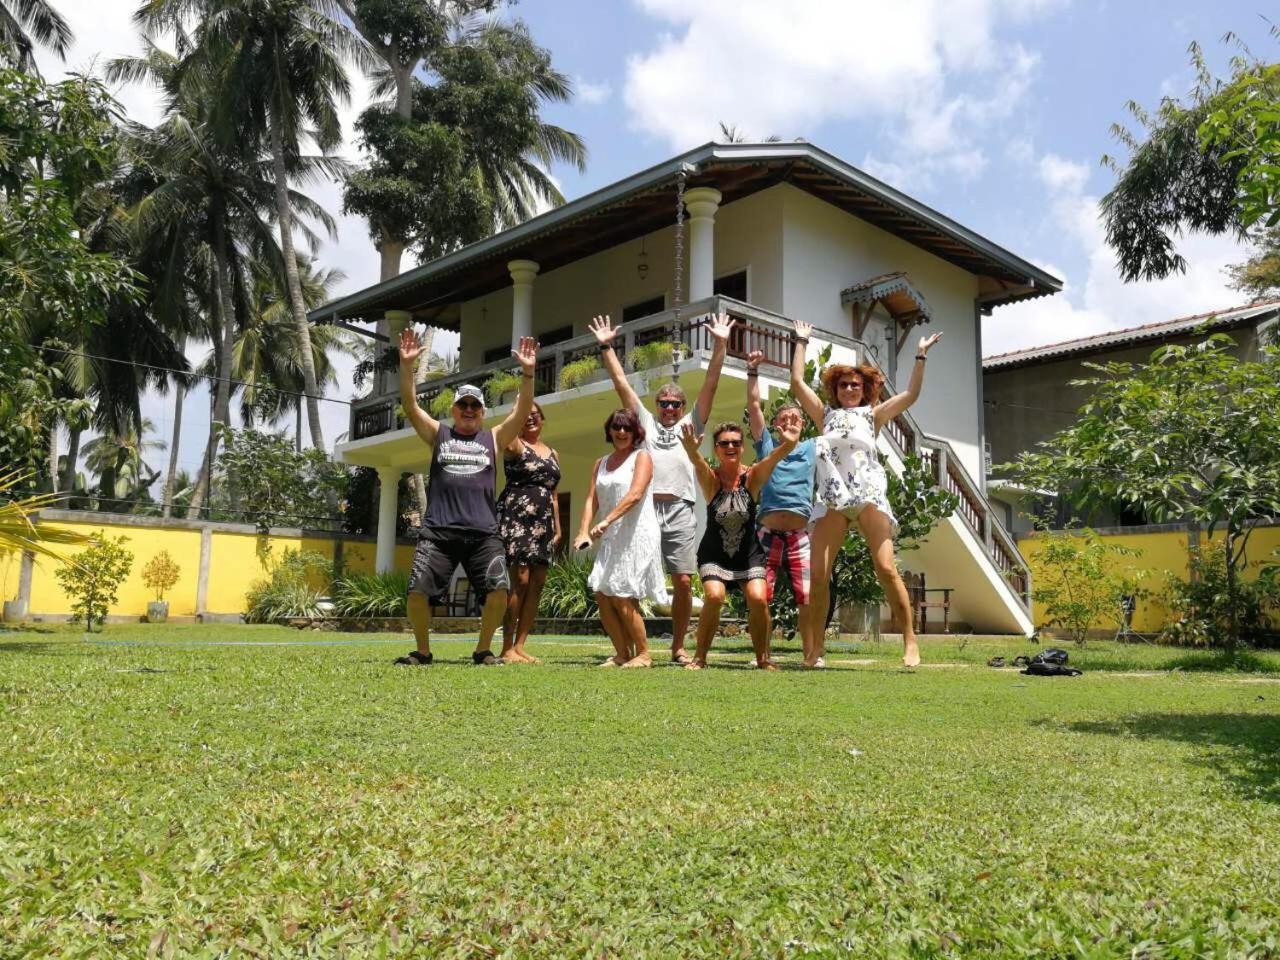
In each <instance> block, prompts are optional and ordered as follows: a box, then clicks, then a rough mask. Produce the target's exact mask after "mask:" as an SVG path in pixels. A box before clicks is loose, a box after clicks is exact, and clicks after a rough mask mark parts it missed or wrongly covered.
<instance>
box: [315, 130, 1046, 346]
mask: <svg viewBox="0 0 1280 960" xmlns="http://www.w3.org/2000/svg"><path fill="white" fill-rule="evenodd" d="M681 171H684V172H685V174H686V177H687V184H686V185H687V187H689V188H692V187H699V186H709V187H715V188H717V189H718V190H720V192H721V193H722V194H723V197H724V199H723V201H722V202H723V203H726V204H727V203H732V202H733V201H735V200H739V199H741V198H743V197H745V196H749V195H750V194H752V193H755V192H757V191H759V190H764V189H767V188H769V187H772V186H775V185H777V184H779V183H790V184H792V185H793V186H795V187H798V188H799V189H801V190H805V191H807V192H808V193H811V194H813V195H814V196H816V197H819V198H820V199H822V200H825V201H827V202H828V203H831V204H834V205H835V206H837V207H840V208H841V209H843V210H846V211H847V212H849V213H851V214H853V215H854V216H857V217H860V218H861V219H863V220H867V221H868V222H870V223H873V224H875V225H876V226H878V227H880V228H882V229H884V230H886V231H888V232H889V233H892V234H895V235H897V236H899V237H901V238H903V239H904V240H907V241H908V242H910V243H913V244H915V245H916V246H918V247H921V248H923V249H925V250H928V251H929V252H930V253H933V254H935V255H937V256H939V257H941V258H942V259H944V260H948V261H950V262H951V263H954V264H956V265H957V266H960V267H962V268H963V269H965V270H968V271H970V272H971V273H973V274H975V275H977V276H978V277H979V278H980V281H979V288H980V292H981V293H982V295H983V302H984V305H985V306H988V307H989V306H998V305H999V304H1001V303H1009V302H1012V301H1014V300H1022V299H1027V298H1031V297H1039V296H1044V295H1046V294H1051V293H1057V292H1058V291H1059V290H1061V289H1062V281H1061V280H1059V279H1058V278H1057V277H1054V276H1052V275H1051V274H1049V273H1046V272H1045V271H1043V270H1041V269H1040V268H1039V267H1037V266H1035V265H1034V264H1031V263H1028V262H1027V261H1026V260H1023V259H1022V258H1021V257H1018V256H1016V255H1015V254H1013V253H1010V252H1009V251H1008V250H1006V249H1004V248H1003V247H1001V246H999V245H997V244H995V243H993V242H991V241H990V240H988V239H986V238H985V237H982V236H980V235H979V234H977V233H974V232H973V231H972V230H969V229H968V228H966V227H964V226H962V225H960V224H959V223H957V222H956V221H954V220H952V219H950V218H949V217H947V216H945V215H943V214H941V213H939V212H937V211H936V210H933V209H931V208H930V207H927V206H925V205H924V204H923V203H920V202H919V201H918V200H914V199H912V198H911V197H909V196H907V195H906V194H904V193H901V192H900V191H898V190H895V189H894V188H893V187H890V186H888V185H887V184H885V183H882V182H881V181H879V180H877V179H875V178H874V177H872V176H870V175H869V174H867V173H864V172H863V171H861V170H859V169H857V168H856V167H853V166H850V165H849V164H847V163H845V162H844V161H842V160H840V159H838V158H837V157H835V156H833V155H831V154H829V153H827V152H826V151H825V150H822V149H820V148H819V147H816V146H814V145H813V144H811V143H806V142H803V141H798V142H795V143H707V144H703V145H702V146H700V147H696V148H695V149H693V150H689V151H688V152H686V153H682V154H680V155H679V156H677V157H673V158H671V159H670V160H667V161H665V162H663V163H660V164H658V165H656V166H653V167H650V168H649V169H647V170H643V171H641V172H640V173H637V174H634V175H633V176H630V177H627V178H626V179H625V180H620V181H618V182H617V183H614V184H610V185H609V186H607V187H604V188H602V189H600V190H596V191H595V192H593V193H589V194H587V195H586V196H583V197H579V198H578V199H576V200H573V201H571V202H569V203H566V204H564V205H563V206H561V207H557V208H556V209H554V210H551V211H548V212H547V213H544V214H542V215H541V216H539V217H535V218H533V219H532V220H528V221H526V222H524V223H522V224H520V225H519V226H516V227H513V228H512V229H510V230H505V231H503V232H502V233H498V234H495V235H493V236H491V237H487V238H485V239H484V240H480V241H478V242H476V243H473V244H470V245H468V246H466V247H463V248H461V249H459V250H456V251H454V252H453V253H450V254H447V255H445V256H443V257H440V258H438V259H436V260H432V261H431V262H429V263H425V264H422V265H421V266H419V267H416V268H414V269H412V270H408V271H406V272H404V273H402V274H401V275H400V276H398V277H395V278H394V279H392V280H387V281H385V282H383V283H379V284H376V285H374V286H371V287H367V288H366V289H364V290H360V291H358V292H356V293H353V294H350V295H348V296H346V297H342V298H340V299H338V300H335V301H332V302H331V303H327V304H325V305H324V306H323V307H320V308H318V309H316V310H313V311H311V313H310V314H309V316H310V318H311V319H312V320H313V321H321V322H324V321H328V320H332V319H338V318H344V319H351V318H356V319H373V318H376V317H380V316H381V315H382V313H383V311H385V310H390V309H398V310H409V311H411V312H413V313H414V314H415V316H417V317H418V318H420V319H431V320H432V322H443V324H444V325H450V324H449V318H447V317H446V318H443V320H442V319H441V318H440V317H438V316H434V315H436V314H438V313H439V312H440V310H441V309H442V308H444V307H447V306H448V305H449V304H455V303H458V302H459V301H462V300H468V299H471V298H473V297H477V296H480V295H482V294H485V293H488V292H490V291H492V290H496V289H500V288H502V287H505V286H508V285H509V284H510V283H511V278H510V276H509V274H508V272H507V266H506V264H507V261H508V260H513V259H529V260H536V261H537V262H538V263H539V264H540V265H541V267H542V272H544V273H546V272H549V271H551V270H554V269H556V268H557V267H561V266H564V265H565V264H567V263H571V262H573V261H574V260H578V259H581V258H583V257H586V256H589V255H591V254H592V253H595V252H597V251H599V250H603V249H607V248H609V247H612V246H615V245H617V244H619V243H623V242H625V241H627V240H632V239H635V238H637V237H640V236H643V235H645V234H648V233H652V232H653V231H655V230H659V229H661V228H663V227H666V226H668V225H670V224H671V223H673V222H674V220H675V184H676V179H677V175H678V174H679V173H680V172H681ZM454 322H456V321H454Z"/></svg>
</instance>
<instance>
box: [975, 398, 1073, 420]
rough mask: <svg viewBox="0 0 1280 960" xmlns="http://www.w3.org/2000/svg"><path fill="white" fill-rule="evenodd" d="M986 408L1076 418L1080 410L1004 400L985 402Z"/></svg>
mask: <svg viewBox="0 0 1280 960" xmlns="http://www.w3.org/2000/svg"><path fill="white" fill-rule="evenodd" d="M982 402H983V404H984V405H985V406H988V407H1010V408H1013V409H1017V410H1037V411H1039V412H1040V413H1064V414H1067V415H1068V416H1072V417H1074V416H1076V415H1078V414H1079V413H1080V411H1079V410H1059V409H1057V408H1056V407H1036V406H1032V405H1031V404H1026V403H1006V402H1005V401H1003V400H983V401H982Z"/></svg>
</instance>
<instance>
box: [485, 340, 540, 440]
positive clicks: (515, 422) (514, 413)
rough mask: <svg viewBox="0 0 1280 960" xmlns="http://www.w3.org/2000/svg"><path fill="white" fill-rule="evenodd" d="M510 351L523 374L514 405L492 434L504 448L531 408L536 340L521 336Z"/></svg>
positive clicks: (513, 436)
mask: <svg viewBox="0 0 1280 960" xmlns="http://www.w3.org/2000/svg"><path fill="white" fill-rule="evenodd" d="M511 353H512V354H513V355H514V356H515V358H516V359H517V360H519V361H520V372H521V373H522V374H523V375H524V376H523V379H521V381H520V392H519V393H518V394H516V405H515V406H514V407H512V408H511V412H510V413H508V414H507V419H505V420H503V421H502V422H501V423H500V424H498V426H497V427H495V428H494V431H493V436H494V439H495V440H496V441H497V446H498V447H499V448H505V447H506V446H507V444H509V443H510V442H511V441H512V440H514V439H516V437H518V436H520V431H521V430H523V429H524V422H525V421H526V420H528V419H529V413H530V411H532V410H533V368H534V367H536V366H537V365H538V341H536V340H534V339H533V337H521V338H520V347H519V349H516V350H512V351H511Z"/></svg>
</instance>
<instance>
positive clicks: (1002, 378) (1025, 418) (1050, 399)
mask: <svg viewBox="0 0 1280 960" xmlns="http://www.w3.org/2000/svg"><path fill="white" fill-rule="evenodd" d="M1278 323H1280V300H1268V301H1263V302H1259V303H1252V304H1248V305H1247V306H1242V307H1234V308H1232V309H1229V310H1221V311H1215V312H1211V313H1201V314H1196V315H1195V316H1190V317H1181V318H1179V319H1177V320H1167V321H1165V322H1163V323H1151V324H1147V325H1145V326H1141V327H1131V328H1129V329H1127V330H1114V331H1112V332H1110V333H1101V334H1098V335H1096V336H1092V337H1082V338H1080V339H1078V340H1066V341H1063V342H1061V343H1052V344H1047V345H1045V346H1040V347H1031V348H1029V349H1027V350H1017V351H1014V352H1012V353H1002V354H998V355H996V356H991V357H986V358H984V359H983V361H982V375H983V376H982V379H983V387H982V393H983V398H984V399H983V403H984V405H985V408H986V418H985V419H986V440H987V444H988V445H989V453H988V462H987V465H986V474H987V492H988V494H989V495H990V496H991V497H992V500H993V502H994V503H995V504H996V505H997V507H998V509H1000V510H1001V511H1002V516H1001V521H1002V523H1003V524H1004V526H1005V528H1006V529H1008V530H1011V531H1013V532H1014V533H1015V534H1016V535H1022V534H1025V533H1027V532H1029V531H1030V530H1031V521H1030V519H1028V518H1027V517H1026V516H1025V513H1026V512H1027V511H1028V510H1030V509H1031V501H1032V500H1034V499H1036V497H1035V491H1028V490H1025V489H1022V488H1020V487H1017V486H1016V485H1013V484H1008V483H1004V482H1002V481H1001V479H1000V478H999V477H998V476H996V475H993V473H992V468H993V467H996V466H999V465H1000V464H1002V463H1009V462H1011V461H1013V460H1016V459H1017V458H1018V456H1019V454H1021V453H1023V452H1026V451H1030V450H1034V449H1035V448H1036V446H1037V444H1039V443H1040V442H1041V441H1043V440H1046V439H1048V438H1049V437H1051V436H1053V435H1054V434H1055V433H1057V432H1058V431H1059V430H1063V429H1065V428H1066V427H1069V426H1070V425H1071V424H1072V423H1073V422H1074V421H1075V419H1076V414H1077V412H1078V411H1079V409H1080V407H1082V406H1083V405H1084V403H1085V402H1086V401H1087V400H1088V399H1089V389H1088V388H1087V387H1081V386H1072V383H1071V382H1072V381H1073V380H1081V379H1087V378H1089V377H1091V376H1095V375H1096V373H1097V372H1096V371H1094V370H1090V369H1089V368H1088V367H1086V366H1085V364H1086V363H1106V362H1110V361H1123V362H1128V363H1141V362H1143V361H1146V360H1147V359H1148V358H1149V357H1150V356H1151V354H1152V352H1153V351H1155V350H1156V348H1158V347H1161V346H1165V345H1167V344H1182V345H1185V344H1190V343H1197V342H1199V341H1200V340H1203V339H1204V338H1205V337H1206V336H1208V335H1209V334H1211V333H1224V334H1226V335H1227V336H1229V337H1231V338H1232V339H1233V340H1234V341H1235V342H1236V352H1237V355H1238V356H1240V357H1241V358H1246V359H1248V358H1254V357H1256V356H1257V354H1258V348H1259V344H1260V342H1265V338H1267V337H1269V336H1272V335H1274V331H1275V330H1276V329H1277V324H1278ZM1048 509H1052V510H1054V511H1055V516H1054V525H1055V526H1063V525H1064V524H1065V522H1066V521H1067V520H1068V519H1070V517H1069V516H1068V511H1069V508H1068V507H1067V506H1065V505H1062V504H1056V505H1052V506H1050V507H1048ZM1077 519H1085V520H1087V522H1088V523H1090V524H1091V525H1093V526H1104V527H1106V526H1125V527H1133V526H1145V525H1146V524H1147V521H1146V518H1145V517H1143V516H1141V515H1140V514H1137V513H1133V512H1129V511H1124V510H1120V511H1116V512H1109V511H1106V510H1099V511H1096V512H1094V513H1093V514H1092V515H1090V516H1089V517H1087V518H1077Z"/></svg>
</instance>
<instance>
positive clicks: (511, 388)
mask: <svg viewBox="0 0 1280 960" xmlns="http://www.w3.org/2000/svg"><path fill="white" fill-rule="evenodd" d="M522 376H523V375H522V374H521V373H520V372H519V371H518V370H505V371H503V372H501V373H495V374H494V375H493V376H491V377H490V378H489V381H488V382H487V383H486V384H485V385H484V395H485V396H486V397H487V398H488V400H489V406H491V407H496V406H499V405H500V404H501V403H502V395H503V394H504V393H514V392H515V391H517V390H519V389H520V380H521V378H522Z"/></svg>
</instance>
